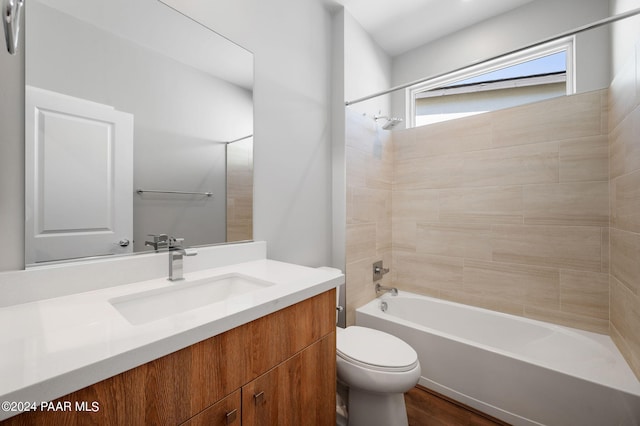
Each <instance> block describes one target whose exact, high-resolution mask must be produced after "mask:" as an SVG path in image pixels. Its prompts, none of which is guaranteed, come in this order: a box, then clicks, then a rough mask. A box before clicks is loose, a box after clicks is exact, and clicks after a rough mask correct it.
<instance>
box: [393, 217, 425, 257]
mask: <svg viewBox="0 0 640 426" xmlns="http://www.w3.org/2000/svg"><path fill="white" fill-rule="evenodd" d="M391 224H392V240H393V244H392V246H393V249H394V250H396V249H397V250H401V251H404V252H406V251H410V252H415V251H416V246H417V244H418V237H417V235H418V225H417V223H416V222H415V221H414V220H401V219H392V220H391Z"/></svg>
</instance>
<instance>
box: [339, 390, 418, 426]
mask: <svg viewBox="0 0 640 426" xmlns="http://www.w3.org/2000/svg"><path fill="white" fill-rule="evenodd" d="M348 409H349V426H389V425H393V426H408V424H409V423H408V420H407V409H406V407H405V405H404V394H403V393H373V392H367V391H363V390H360V389H354V388H350V389H349V406H348Z"/></svg>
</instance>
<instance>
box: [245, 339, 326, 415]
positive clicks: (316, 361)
mask: <svg viewBox="0 0 640 426" xmlns="http://www.w3.org/2000/svg"><path fill="white" fill-rule="evenodd" d="M335 351H336V346H335V331H334V332H333V333H332V334H331V335H329V336H326V337H324V338H323V339H322V340H320V341H318V342H316V343H314V344H313V345H311V346H310V347H308V348H306V349H305V350H303V351H302V352H300V353H298V354H296V355H295V356H294V357H292V358H290V359H288V360H287V361H285V362H283V363H281V364H280V365H278V366H277V367H275V368H273V369H271V370H270V371H268V372H267V373H265V374H263V375H262V376H260V377H258V378H257V379H255V380H253V381H251V382H250V383H249V384H247V385H245V386H243V387H242V425H243V426H248V425H249V426H272V425H278V426H298V425H326V426H335V424H336V418H335V412H336V392H335V382H336V376H335V369H333V368H326V366H329V365H331V364H332V363H333V364H334V365H335V356H336V355H335V353H336V352H335Z"/></svg>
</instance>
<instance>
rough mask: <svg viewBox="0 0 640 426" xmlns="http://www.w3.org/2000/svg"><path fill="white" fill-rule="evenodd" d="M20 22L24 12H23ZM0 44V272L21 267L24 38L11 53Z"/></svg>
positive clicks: (22, 243)
mask: <svg viewBox="0 0 640 426" xmlns="http://www.w3.org/2000/svg"><path fill="white" fill-rule="evenodd" d="M23 21H24V15H23ZM0 38H1V39H2V40H3V41H2V43H0V75H1V76H2V82H1V83H0V129H1V132H2V133H1V134H0V233H1V234H2V240H3V244H2V246H1V248H0V271H2V270H10V269H21V268H22V267H23V266H24V39H23V38H22V37H21V38H20V44H19V48H18V53H17V54H16V55H15V56H11V55H9V54H8V53H7V51H6V49H5V45H4V37H2V35H0Z"/></svg>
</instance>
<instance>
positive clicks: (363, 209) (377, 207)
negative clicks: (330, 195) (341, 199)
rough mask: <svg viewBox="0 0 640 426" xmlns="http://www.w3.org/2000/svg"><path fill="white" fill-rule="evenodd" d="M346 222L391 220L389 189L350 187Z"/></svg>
mask: <svg viewBox="0 0 640 426" xmlns="http://www.w3.org/2000/svg"><path fill="white" fill-rule="evenodd" d="M350 204H351V205H350V208H349V209H348V210H347V223H368V222H384V221H388V222H390V221H391V190H382V189H371V188H359V187H354V188H351V203H350Z"/></svg>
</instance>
